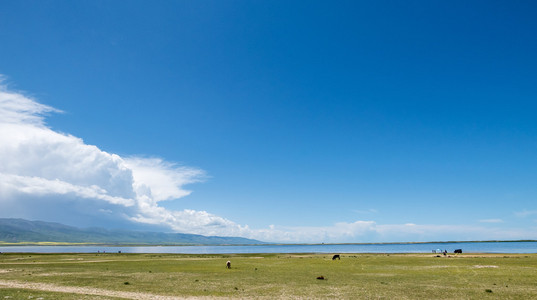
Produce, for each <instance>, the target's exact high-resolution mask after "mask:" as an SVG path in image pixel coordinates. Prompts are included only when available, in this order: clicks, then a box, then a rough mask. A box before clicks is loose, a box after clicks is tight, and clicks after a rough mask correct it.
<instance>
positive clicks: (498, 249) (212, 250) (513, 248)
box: [0, 242, 537, 254]
mask: <svg viewBox="0 0 537 300" xmlns="http://www.w3.org/2000/svg"><path fill="white" fill-rule="evenodd" d="M436 249H440V250H442V251H443V250H447V251H448V252H450V253H452V252H453V250H455V249H462V251H463V252H464V253H537V242H481V243H475V242H460V243H423V244H366V245H364V244H327V245H249V246H143V247H117V246H8V247H0V252H33V253H97V252H103V251H105V252H114V253H117V252H118V251H121V252H122V253H182V254H232V253H432V251H433V250H436Z"/></svg>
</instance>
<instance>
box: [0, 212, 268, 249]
mask: <svg viewBox="0 0 537 300" xmlns="http://www.w3.org/2000/svg"><path fill="white" fill-rule="evenodd" d="M0 242H7V243H21V242H24V243H39V242H54V243H90V244H110V245H133V244H136V245H239V244H264V242H260V241H257V240H252V239H246V238H241V237H220V236H203V235H197V234H185V233H163V232H145V231H129V230H109V229H103V228H84V229H82V228H77V227H72V226H67V225H63V224H60V223H51V222H43V221H28V220H24V219H6V218H0Z"/></svg>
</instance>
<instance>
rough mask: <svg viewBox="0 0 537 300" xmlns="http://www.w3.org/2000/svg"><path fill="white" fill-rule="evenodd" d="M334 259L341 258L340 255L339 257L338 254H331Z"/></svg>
mask: <svg viewBox="0 0 537 300" xmlns="http://www.w3.org/2000/svg"><path fill="white" fill-rule="evenodd" d="M336 259H339V260H341V257H339V254H335V255H334V256H332V260H336Z"/></svg>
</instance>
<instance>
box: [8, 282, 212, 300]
mask: <svg viewBox="0 0 537 300" xmlns="http://www.w3.org/2000/svg"><path fill="white" fill-rule="evenodd" d="M1 288H16V289H29V290H39V291H47V292H59V293H68V294H82V295H97V296H107V297H117V298H125V299H139V300H150V299H151V300H152V299H155V300H174V299H214V298H213V297H211V298H207V297H171V296H162V295H155V294H147V293H138V292H122V291H111V290H103V289H97V288H89V287H74V286H60V285H54V284H48V283H34V282H20V281H13V280H0V289H1Z"/></svg>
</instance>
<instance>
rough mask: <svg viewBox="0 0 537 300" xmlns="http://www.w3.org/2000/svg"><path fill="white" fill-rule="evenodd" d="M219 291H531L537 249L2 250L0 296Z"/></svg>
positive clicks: (352, 294)
mask: <svg viewBox="0 0 537 300" xmlns="http://www.w3.org/2000/svg"><path fill="white" fill-rule="evenodd" d="M228 260H230V261H231V264H232V268H231V269H226V268H225V263H226V261H228ZM320 276H323V277H324V280H320V279H317V277H320ZM218 297H222V298H253V299H278V298H279V299H306V298H307V299H314V298H317V299H318V298H325V299H326V298H334V299H537V254H505V255H498V254H483V255H476V254H462V255H457V256H454V255H451V257H447V256H441V257H436V255H432V254H390V255H387V254H342V255H341V260H336V261H332V260H331V256H329V255H327V254H324V255H322V254H251V255H250V254H236V255H178V254H118V253H114V254H112V253H111V254H108V253H107V254H102V253H101V254H28V253H24V254H15V253H4V254H1V255H0V299H32V298H33V299H39V298H40V299H125V298H127V299H175V298H218Z"/></svg>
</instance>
